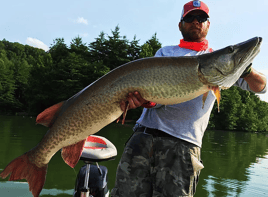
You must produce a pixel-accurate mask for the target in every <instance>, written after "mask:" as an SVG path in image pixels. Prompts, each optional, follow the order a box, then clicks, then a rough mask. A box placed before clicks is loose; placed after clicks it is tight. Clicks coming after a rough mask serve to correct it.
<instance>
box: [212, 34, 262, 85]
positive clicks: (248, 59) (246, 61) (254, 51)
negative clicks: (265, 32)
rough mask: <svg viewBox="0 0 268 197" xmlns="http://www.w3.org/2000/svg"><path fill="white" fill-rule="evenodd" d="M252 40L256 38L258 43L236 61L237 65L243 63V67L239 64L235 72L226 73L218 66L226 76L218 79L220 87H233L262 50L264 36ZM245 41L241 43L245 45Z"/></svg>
mask: <svg viewBox="0 0 268 197" xmlns="http://www.w3.org/2000/svg"><path fill="white" fill-rule="evenodd" d="M251 40H252V41H254V40H256V41H255V42H256V43H254V44H253V46H252V47H250V48H249V49H248V52H246V53H245V55H244V56H243V57H241V58H240V60H239V61H238V62H237V63H236V64H237V65H241V64H242V66H241V67H240V66H237V68H236V69H235V70H234V71H233V72H230V73H225V74H224V73H223V72H222V71H220V70H219V69H218V68H216V69H217V71H218V72H219V73H220V74H222V75H223V76H224V78H222V79H221V80H219V81H217V84H218V85H219V86H220V87H222V88H229V87H231V86H232V85H233V84H234V83H235V82H236V81H237V80H238V79H239V78H240V76H241V75H242V73H243V72H244V70H245V69H246V67H247V66H249V65H250V64H251V63H252V61H253V60H254V58H255V57H256V56H257V55H258V53H259V52H260V45H261V43H262V38H261V37H255V38H253V39H251ZM251 40H249V41H248V42H251ZM246 42H247V41H246ZM246 42H244V43H246ZM244 43H241V44H240V45H243V44H244Z"/></svg>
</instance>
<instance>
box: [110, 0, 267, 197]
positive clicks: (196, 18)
mask: <svg viewBox="0 0 268 197" xmlns="http://www.w3.org/2000/svg"><path fill="white" fill-rule="evenodd" d="M208 18H209V8H208V7H207V5H206V4H205V3H203V2H201V1H190V2H188V3H186V4H185V5H184V7H183V12H182V17H181V21H180V23H179V29H180V31H181V33H182V36H183V40H181V41H180V44H179V45H178V46H167V47H163V48H161V49H159V50H158V51H157V53H156V54H155V56H156V57H159V56H193V55H200V54H204V53H209V52H211V51H212V49H210V48H209V47H208V41H207V40H206V35H207V33H208V30H209V26H210V22H209V21H208ZM241 77H242V78H240V79H239V80H238V81H237V83H236V84H235V85H237V86H239V87H241V88H243V89H245V90H250V91H253V92H256V93H264V92H266V77H265V76H264V75H263V74H261V73H258V72H257V71H256V70H255V69H253V68H251V65H250V66H249V67H248V68H247V69H246V70H245V71H244V73H243V74H242V76H241ZM127 101H128V103H129V109H134V108H136V107H139V106H143V107H145V108H144V110H143V113H142V115H141V117H140V118H139V120H138V121H137V124H136V126H135V127H134V131H135V132H134V133H133V135H132V136H131V138H130V139H129V141H128V142H127V144H126V147H125V150H124V152H123V155H122V158H121V161H120V163H119V166H118V169H117V178H116V184H115V188H114V189H113V191H112V193H111V194H112V196H113V197H117V196H120V197H135V196H142V197H150V196H154V197H156V196H167V197H172V196H193V195H194V193H195V190H196V185H197V182H198V176H199V174H200V170H201V169H202V168H203V165H202V162H201V159H200V148H201V145H202V138H203V135H204V132H205V130H206V127H207V124H208V121H209V116H210V113H211V110H212V108H213V105H214V102H215V96H214V95H213V94H212V93H211V92H210V93H209V95H208V97H207V100H206V102H205V106H204V108H203V109H202V108H201V107H200V106H202V96H199V97H197V98H195V99H193V100H190V101H187V102H184V103H180V104H176V105H165V106H164V105H159V104H156V103H152V102H148V101H146V100H144V99H143V98H142V97H141V96H140V94H139V93H138V92H134V93H130V94H129V96H128V97H127ZM121 108H122V110H124V109H125V108H126V104H125V102H124V101H122V102H121Z"/></svg>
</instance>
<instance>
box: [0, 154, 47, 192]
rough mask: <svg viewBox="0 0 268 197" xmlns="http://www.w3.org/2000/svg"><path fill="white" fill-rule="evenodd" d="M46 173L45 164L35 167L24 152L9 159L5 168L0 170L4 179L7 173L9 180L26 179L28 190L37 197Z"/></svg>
mask: <svg viewBox="0 0 268 197" xmlns="http://www.w3.org/2000/svg"><path fill="white" fill-rule="evenodd" d="M46 173H47V165H45V166H44V167H41V168H39V167H37V166H36V165H35V164H33V163H31V162H30V161H29V157H28V155H27V153H26V154H24V155H22V156H20V157H18V158H16V159H14V160H13V161H11V162H10V163H9V164H8V165H7V166H6V168H5V169H4V170H3V171H2V172H1V174H0V177H1V178H2V179H5V178H6V177H7V176H8V175H9V174H10V177H9V179H8V180H9V181H14V180H20V179H26V180H27V182H28V183H29V190H30V191H31V192H32V194H33V196H34V197H38V196H39V193H40V192H41V190H42V188H43V186H44V184H45V180H46Z"/></svg>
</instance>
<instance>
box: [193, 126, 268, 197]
mask: <svg viewBox="0 0 268 197" xmlns="http://www.w3.org/2000/svg"><path fill="white" fill-rule="evenodd" d="M267 149H268V141H267V137H266V135H265V134H257V133H244V132H226V131H207V132H206V134H205V136H204V139H203V148H202V160H203V162H204V165H205V168H204V170H203V171H202V173H201V177H200V178H201V180H200V182H199V185H198V189H197V193H196V196H200V197H201V196H202V197H204V196H217V197H220V196H248V193H245V190H247V191H250V190H252V191H253V190H254V191H256V189H253V187H260V185H258V184H255V181H252V180H253V179H254V178H255V177H256V172H257V169H256V167H253V165H254V164H256V165H257V166H262V167H261V168H262V172H263V173H267V170H265V169H263V166H265V165H266V162H267V158H266V155H267ZM260 158H262V160H266V162H264V163H260V162H259V161H260ZM264 181H266V182H268V179H267V176H266V177H265V180H264ZM251 187H252V189H251ZM250 193H251V196H260V195H259V194H258V193H259V192H258V193H257V192H256V193H255V194H254V195H253V193H254V192H250ZM263 193H264V194H263ZM265 193H266V194H267V188H266V191H265V192H262V195H265Z"/></svg>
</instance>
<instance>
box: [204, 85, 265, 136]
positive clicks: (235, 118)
mask: <svg viewBox="0 0 268 197" xmlns="http://www.w3.org/2000/svg"><path fill="white" fill-rule="evenodd" d="M221 97H222V99H221V102H220V113H218V109H217V107H216V104H215V105H214V108H213V110H212V113H211V117H210V121H209V128H210V129H222V130H237V131H259V132H261V131H268V104H267V103H266V102H264V101H261V100H260V99H259V97H258V96H256V95H255V94H254V93H251V92H248V91H245V90H242V89H241V88H238V87H231V88H230V89H228V90H223V91H222V94H221Z"/></svg>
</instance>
